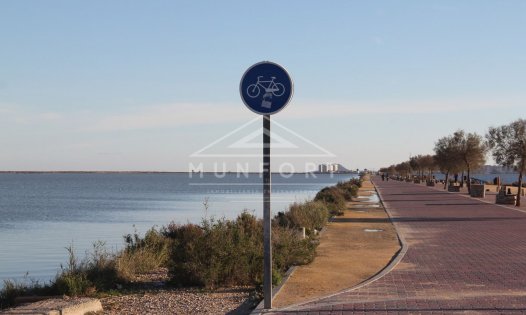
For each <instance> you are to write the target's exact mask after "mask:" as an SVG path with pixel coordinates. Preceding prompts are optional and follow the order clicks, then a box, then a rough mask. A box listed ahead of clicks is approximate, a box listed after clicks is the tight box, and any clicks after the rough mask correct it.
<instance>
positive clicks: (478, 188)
mask: <svg viewBox="0 0 526 315" xmlns="http://www.w3.org/2000/svg"><path fill="white" fill-rule="evenodd" d="M470 196H471V197H474V198H484V197H486V187H485V185H484V184H482V185H481V184H471V189H470Z"/></svg>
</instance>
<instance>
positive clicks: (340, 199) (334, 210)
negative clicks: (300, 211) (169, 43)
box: [314, 186, 345, 216]
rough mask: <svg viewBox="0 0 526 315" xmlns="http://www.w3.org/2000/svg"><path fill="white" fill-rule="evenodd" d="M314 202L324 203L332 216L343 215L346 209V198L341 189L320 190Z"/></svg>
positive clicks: (328, 188) (327, 188) (326, 188)
mask: <svg viewBox="0 0 526 315" xmlns="http://www.w3.org/2000/svg"><path fill="white" fill-rule="evenodd" d="M314 201H322V202H324V203H325V204H326V206H327V208H328V209H329V214H330V215H331V216H334V215H341V214H343V210H344V209H345V197H344V195H343V193H342V191H341V189H339V188H337V187H334V186H333V187H325V188H323V189H322V190H320V191H319V192H318V193H317V194H316V197H314Z"/></svg>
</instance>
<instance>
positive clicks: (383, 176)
mask: <svg viewBox="0 0 526 315" xmlns="http://www.w3.org/2000/svg"><path fill="white" fill-rule="evenodd" d="M384 180H385V173H382V182H383V181H384Z"/></svg>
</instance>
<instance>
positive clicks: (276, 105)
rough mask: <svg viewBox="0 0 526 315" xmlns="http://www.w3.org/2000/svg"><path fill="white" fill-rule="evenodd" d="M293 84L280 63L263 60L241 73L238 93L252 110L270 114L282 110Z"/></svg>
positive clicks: (289, 97) (290, 93) (289, 96)
mask: <svg viewBox="0 0 526 315" xmlns="http://www.w3.org/2000/svg"><path fill="white" fill-rule="evenodd" d="M293 89H294V85H293V84H292V79H291V78H290V76H289V74H288V73H287V71H286V70H285V69H284V68H283V67H282V66H280V65H278V64H276V63H273V62H270V61H263V62H259V63H256V64H255V65H253V66H252V67H250V68H248V70H247V71H246V72H245V74H243V77H242V78H241V83H240V84H239V93H240V94H241V99H242V100H243V103H245V105H246V106H247V107H248V108H249V109H250V110H251V111H253V112H255V113H257V114H261V115H271V114H275V113H277V112H279V111H280V110H282V109H283V108H284V107H285V106H286V105H287V103H288V102H289V101H290V99H291V98H292V93H293Z"/></svg>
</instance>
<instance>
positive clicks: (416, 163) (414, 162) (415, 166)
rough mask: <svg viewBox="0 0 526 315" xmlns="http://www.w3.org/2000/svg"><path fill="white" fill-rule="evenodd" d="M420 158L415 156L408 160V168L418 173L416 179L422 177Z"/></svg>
mask: <svg viewBox="0 0 526 315" xmlns="http://www.w3.org/2000/svg"><path fill="white" fill-rule="evenodd" d="M421 158H422V155H420V154H419V155H416V156H413V157H411V158H410V159H409V166H410V167H411V169H412V170H415V171H418V173H417V176H418V178H421V176H422V173H423V171H422V165H420V159H421Z"/></svg>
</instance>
